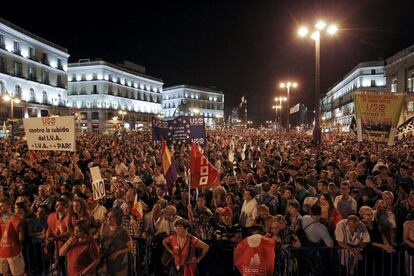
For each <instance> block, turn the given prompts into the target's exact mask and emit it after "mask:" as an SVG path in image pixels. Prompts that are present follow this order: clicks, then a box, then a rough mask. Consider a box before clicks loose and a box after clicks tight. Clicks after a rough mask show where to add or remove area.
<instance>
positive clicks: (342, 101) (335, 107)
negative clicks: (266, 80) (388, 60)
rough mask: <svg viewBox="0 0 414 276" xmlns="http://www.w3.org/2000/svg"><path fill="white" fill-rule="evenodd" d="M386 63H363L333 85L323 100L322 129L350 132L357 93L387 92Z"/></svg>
mask: <svg viewBox="0 0 414 276" xmlns="http://www.w3.org/2000/svg"><path fill="white" fill-rule="evenodd" d="M385 85H386V79H385V73H384V61H369V62H362V63H360V64H358V65H357V66H356V67H354V68H353V69H352V70H351V71H350V72H349V73H348V74H346V75H345V77H344V78H343V79H342V80H340V81H338V82H337V83H336V84H335V85H333V86H332V87H331V88H330V89H329V90H328V92H327V93H326V95H325V96H324V97H323V98H322V99H321V114H322V127H323V128H324V129H325V130H328V131H329V130H334V129H336V130H340V131H348V130H349V125H350V123H351V121H352V117H353V115H354V114H355V105H354V93H355V92H356V91H375V92H385V91H386V86H385Z"/></svg>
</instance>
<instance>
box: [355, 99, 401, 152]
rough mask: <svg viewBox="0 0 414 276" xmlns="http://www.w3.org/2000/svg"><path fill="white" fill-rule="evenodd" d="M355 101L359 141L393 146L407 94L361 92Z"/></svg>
mask: <svg viewBox="0 0 414 276" xmlns="http://www.w3.org/2000/svg"><path fill="white" fill-rule="evenodd" d="M354 99H355V115H356V123H357V137H358V141H369V142H380V143H381V142H382V143H387V144H388V145H393V144H394V137H395V134H396V131H397V125H398V120H399V118H400V115H401V109H402V107H403V103H404V99H405V94H403V93H381V92H364V91H360V92H356V93H355V97H354Z"/></svg>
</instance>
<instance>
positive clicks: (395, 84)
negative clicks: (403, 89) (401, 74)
mask: <svg viewBox="0 0 414 276" xmlns="http://www.w3.org/2000/svg"><path fill="white" fill-rule="evenodd" d="M391 92H397V79H393V80H392V82H391Z"/></svg>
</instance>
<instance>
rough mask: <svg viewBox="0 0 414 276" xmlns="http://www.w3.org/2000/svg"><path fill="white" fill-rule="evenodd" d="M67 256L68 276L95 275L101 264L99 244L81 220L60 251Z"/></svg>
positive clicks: (60, 254) (85, 223)
mask: <svg viewBox="0 0 414 276" xmlns="http://www.w3.org/2000/svg"><path fill="white" fill-rule="evenodd" d="M59 256H61V257H63V256H66V258H67V271H68V276H82V275H95V273H96V267H97V265H98V263H99V247H98V243H97V242H96V241H95V240H94V239H93V238H92V236H91V235H90V234H89V226H88V223H87V222H86V221H84V220H81V221H79V222H77V223H76V224H75V227H74V231H73V235H72V236H70V238H69V239H68V240H67V241H66V243H65V244H63V246H62V247H61V248H60V250H59Z"/></svg>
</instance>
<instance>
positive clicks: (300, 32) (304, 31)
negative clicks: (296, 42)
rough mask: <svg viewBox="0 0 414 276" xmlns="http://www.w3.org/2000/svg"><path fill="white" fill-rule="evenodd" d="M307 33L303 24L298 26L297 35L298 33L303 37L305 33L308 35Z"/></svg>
mask: <svg viewBox="0 0 414 276" xmlns="http://www.w3.org/2000/svg"><path fill="white" fill-rule="evenodd" d="M308 33H309V30H308V28H306V27H304V26H302V27H300V28H299V30H298V35H299V36H300V37H305V36H307V35H308Z"/></svg>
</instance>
